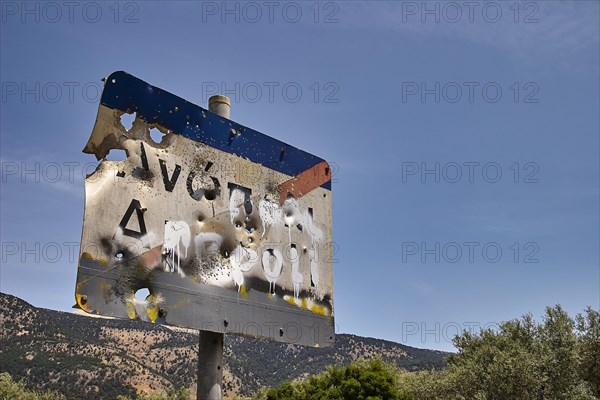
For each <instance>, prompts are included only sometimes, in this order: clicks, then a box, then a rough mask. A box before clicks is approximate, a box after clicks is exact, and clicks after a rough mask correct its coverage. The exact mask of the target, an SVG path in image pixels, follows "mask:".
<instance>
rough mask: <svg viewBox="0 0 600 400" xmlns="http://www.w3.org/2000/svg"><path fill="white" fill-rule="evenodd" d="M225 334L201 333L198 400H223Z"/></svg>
mask: <svg viewBox="0 0 600 400" xmlns="http://www.w3.org/2000/svg"><path fill="white" fill-rule="evenodd" d="M222 384H223V334H222V333H216V332H208V331H200V341H199V349H198V392H197V396H196V399H197V400H221V386H222Z"/></svg>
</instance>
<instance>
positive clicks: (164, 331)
mask: <svg viewBox="0 0 600 400" xmlns="http://www.w3.org/2000/svg"><path fill="white" fill-rule="evenodd" d="M197 343H198V335H197V334H196V333H194V332H193V331H189V330H184V329H177V328H173V329H172V328H169V327H165V326H160V325H158V326H155V325H151V324H147V323H143V322H138V321H127V320H116V319H104V318H92V317H87V316H83V315H75V314H71V313H66V312H59V311H52V310H46V309H41V308H36V307H33V306H31V305H30V304H28V303H27V302H25V301H23V300H21V299H19V298H17V297H14V296H11V295H7V294H3V293H0V372H9V373H10V374H11V375H12V376H13V377H14V378H15V379H17V380H18V379H21V378H23V379H24V380H25V381H26V382H27V384H28V385H29V386H30V387H32V388H37V389H53V390H57V391H60V392H61V393H64V394H65V395H66V396H67V397H68V398H69V399H100V398H102V399H107V398H108V399H110V398H115V397H116V396H117V395H119V394H130V395H133V394H135V393H142V392H143V393H150V392H164V391H165V390H166V389H168V388H169V387H173V386H175V387H181V386H184V387H189V388H191V389H192V390H193V392H195V382H196V376H195V375H196V363H197ZM377 355H380V356H382V357H383V358H384V359H385V360H388V361H391V362H394V363H396V364H397V365H398V366H400V367H402V368H406V369H409V370H420V369H432V368H436V369H440V368H442V366H443V357H444V356H445V355H446V353H443V352H440V351H433V350H424V349H416V348H413V347H409V346H404V345H401V344H398V343H394V342H389V341H385V340H379V339H372V338H364V337H360V336H354V335H347V334H338V335H337V336H336V343H335V346H333V347H331V348H324V349H315V348H310V347H300V346H293V345H285V344H279V343H274V342H269V341H265V340H252V339H246V338H241V337H236V336H226V340H225V361H226V365H225V367H224V389H225V391H226V395H227V396H228V397H231V396H233V395H234V394H237V393H239V394H250V393H252V392H253V391H255V390H256V389H258V388H259V387H261V386H274V385H277V384H279V383H280V382H282V381H284V380H286V379H295V378H299V377H304V376H308V375H312V374H315V373H317V372H320V371H323V370H324V369H325V368H326V367H327V366H328V365H331V364H338V365H341V364H348V363H350V362H352V361H353V360H355V359H357V358H368V357H373V356H377Z"/></svg>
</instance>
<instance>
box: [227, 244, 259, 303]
mask: <svg viewBox="0 0 600 400" xmlns="http://www.w3.org/2000/svg"><path fill="white" fill-rule="evenodd" d="M229 261H230V263H231V277H232V278H233V281H234V282H235V284H236V285H237V287H238V292H239V291H240V288H241V287H242V285H243V284H244V274H243V272H248V271H250V270H251V269H252V267H254V265H256V263H257V262H258V255H257V254H256V251H254V250H252V249H247V248H245V247H243V246H242V245H241V244H240V245H238V247H236V248H235V250H233V252H232V253H231V257H229Z"/></svg>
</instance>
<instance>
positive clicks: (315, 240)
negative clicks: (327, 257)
mask: <svg viewBox="0 0 600 400" xmlns="http://www.w3.org/2000/svg"><path fill="white" fill-rule="evenodd" d="M306 214H307V215H306V218H305V219H306V230H307V231H308V234H309V235H310V237H311V239H312V246H311V249H310V252H309V255H310V276H311V281H312V283H313V284H314V286H315V291H317V292H318V290H319V261H318V260H319V243H320V242H321V241H322V240H323V237H324V236H323V231H322V230H321V229H319V227H317V226H316V225H315V223H314V221H313V216H312V215H311V213H310V212H307V213H306Z"/></svg>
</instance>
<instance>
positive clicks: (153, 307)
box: [146, 294, 159, 323]
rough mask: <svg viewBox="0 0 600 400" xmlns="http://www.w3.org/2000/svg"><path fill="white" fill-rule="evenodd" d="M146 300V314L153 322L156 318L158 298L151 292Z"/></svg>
mask: <svg viewBox="0 0 600 400" xmlns="http://www.w3.org/2000/svg"><path fill="white" fill-rule="evenodd" d="M147 300H148V307H147V308H146V314H148V318H150V321H152V323H155V322H156V319H157V318H158V310H159V307H158V301H157V300H158V299H157V298H156V296H155V295H153V294H151V295H150V296H148V299H147Z"/></svg>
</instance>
